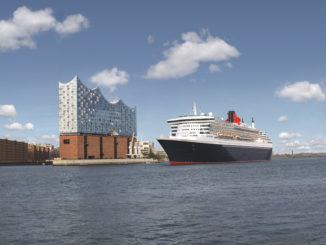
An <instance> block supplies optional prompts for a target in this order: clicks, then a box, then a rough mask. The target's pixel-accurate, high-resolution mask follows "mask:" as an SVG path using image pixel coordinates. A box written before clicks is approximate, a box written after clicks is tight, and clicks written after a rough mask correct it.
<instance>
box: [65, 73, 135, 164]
mask: <svg viewBox="0 0 326 245" xmlns="http://www.w3.org/2000/svg"><path fill="white" fill-rule="evenodd" d="M59 129H60V157H61V159H105V158H107V159H118V158H127V156H128V154H129V153H130V152H129V151H128V149H129V144H130V142H136V139H135V138H134V136H136V135H137V124H136V108H135V107H133V108H131V107H128V106H127V105H125V104H124V103H123V102H122V100H116V101H111V102H108V101H107V100H106V99H105V98H104V96H103V95H102V93H101V91H100V90H99V89H98V88H95V89H88V88H86V87H85V86H84V85H83V84H82V82H81V81H80V80H79V78H78V77H77V76H76V77H74V78H73V79H72V80H71V81H70V82H68V83H59Z"/></svg>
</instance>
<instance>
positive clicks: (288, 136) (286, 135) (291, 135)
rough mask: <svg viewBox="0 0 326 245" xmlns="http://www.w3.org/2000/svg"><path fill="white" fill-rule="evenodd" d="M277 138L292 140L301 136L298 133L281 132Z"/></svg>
mask: <svg viewBox="0 0 326 245" xmlns="http://www.w3.org/2000/svg"><path fill="white" fill-rule="evenodd" d="M278 137H279V138H281V139H292V138H300V137H301V134H299V133H287V132H282V133H280V134H279V135H278Z"/></svg>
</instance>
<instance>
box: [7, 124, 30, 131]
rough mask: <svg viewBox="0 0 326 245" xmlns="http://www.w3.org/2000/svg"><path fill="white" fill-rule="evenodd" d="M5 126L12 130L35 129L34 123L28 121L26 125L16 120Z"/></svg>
mask: <svg viewBox="0 0 326 245" xmlns="http://www.w3.org/2000/svg"><path fill="white" fill-rule="evenodd" d="M4 128H5V129H8V130H10V131H31V130H34V125H33V124H32V123H26V124H25V125H22V124H20V123H17V122H14V123H12V124H7V125H5V126H4Z"/></svg>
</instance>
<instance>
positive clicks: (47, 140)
mask: <svg viewBox="0 0 326 245" xmlns="http://www.w3.org/2000/svg"><path fill="white" fill-rule="evenodd" d="M33 142H34V143H35V144H51V145H55V146H56V145H58V144H59V137H58V136H57V135H55V134H50V135H42V136H37V137H36V138H35V139H34V140H33Z"/></svg>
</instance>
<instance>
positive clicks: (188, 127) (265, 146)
mask: <svg viewBox="0 0 326 245" xmlns="http://www.w3.org/2000/svg"><path fill="white" fill-rule="evenodd" d="M227 115H228V118H227V119H226V120H223V119H222V118H216V117H214V116H213V113H211V112H210V113H208V114H204V113H200V114H197V107H196V103H194V106H193V114H192V115H187V116H180V117H178V118H174V119H170V120H168V121H167V122H168V124H169V125H170V126H171V132H170V134H169V136H168V137H160V138H158V139H157V140H158V142H159V143H160V144H161V146H162V147H163V149H164V150H165V152H166V153H167V155H168V157H169V160H170V164H171V165H178V164H207V163H227V162H251V161H269V160H270V159H271V155H272V147H273V144H272V141H271V139H270V138H269V137H268V136H267V134H266V132H264V131H261V130H259V129H257V128H255V123H254V120H253V119H252V123H251V125H248V124H246V123H244V122H243V120H241V119H240V118H239V117H238V116H237V114H236V113H235V112H234V111H229V112H228V113H227Z"/></svg>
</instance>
